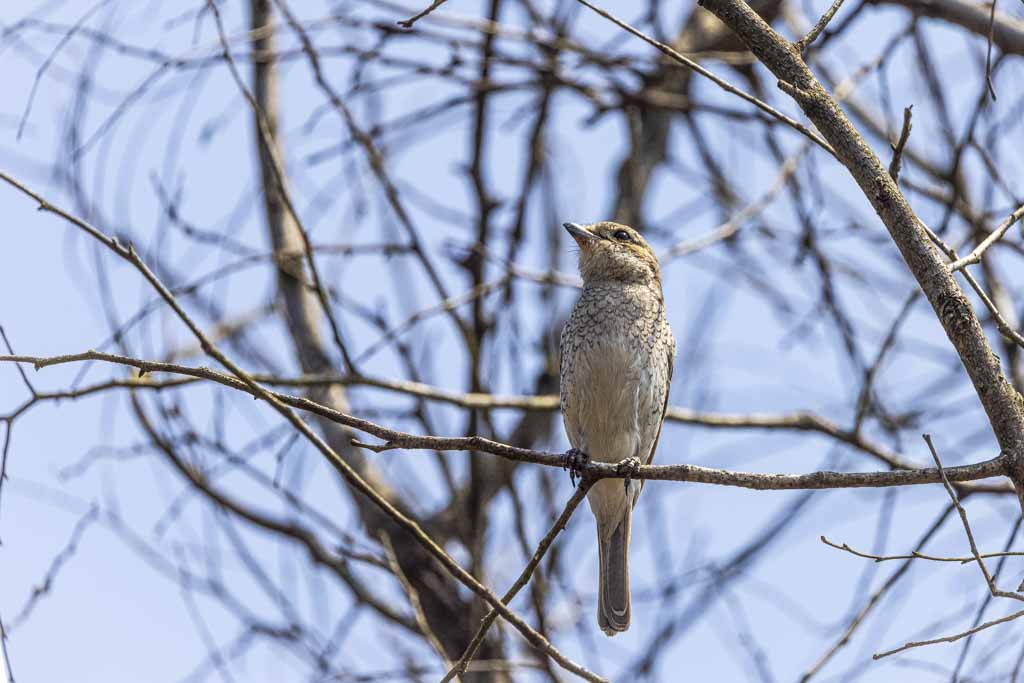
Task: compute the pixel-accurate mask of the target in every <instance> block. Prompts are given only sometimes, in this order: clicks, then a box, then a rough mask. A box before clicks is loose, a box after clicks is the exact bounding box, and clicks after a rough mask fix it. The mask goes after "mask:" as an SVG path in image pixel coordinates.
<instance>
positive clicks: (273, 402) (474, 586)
mask: <svg viewBox="0 0 1024 683" xmlns="http://www.w3.org/2000/svg"><path fill="white" fill-rule="evenodd" d="M0 180H3V181H5V182H6V183H8V184H9V185H11V186H12V187H14V188H16V189H18V190H19V191H21V192H22V193H23V194H25V195H27V196H29V197H31V198H32V199H34V200H35V201H36V202H37V203H38V204H39V209H40V210H42V211H47V212H49V213H53V214H56V215H57V216H60V217H61V218H63V219H64V220H66V221H68V222H70V223H71V224H73V225H75V226H76V227H78V228H79V229H81V230H82V231H84V232H85V233H87V234H89V235H90V236H92V237H93V238H95V239H96V240H97V241H99V242H100V243H102V244H103V245H104V246H106V247H107V248H108V249H109V250H111V251H113V252H114V253H115V254H116V255H117V256H119V257H121V258H122V259H124V260H125V261H127V262H128V263H130V264H131V265H132V266H134V267H135V269H136V270H138V271H139V273H140V274H141V275H142V276H143V278H145V280H146V281H147V282H149V284H150V285H151V286H152V287H153V288H154V289H155V290H156V291H157V292H158V293H159V294H160V296H161V298H163V299H164V301H166V302H167V305H168V306H170V307H171V309H172V310H173V311H174V313H175V315H177V317H178V318H179V319H180V320H181V321H182V322H183V323H184V324H185V326H186V327H188V329H189V331H190V332H191V333H192V334H193V335H195V337H196V339H198V340H199V342H200V344H201V345H202V347H203V350H204V351H205V352H206V353H207V355H209V356H210V357H212V358H213V359H214V360H216V361H217V362H218V363H220V364H221V365H223V366H224V367H225V368H227V369H228V370H229V371H230V372H231V374H232V375H234V376H235V377H236V378H237V380H234V381H237V382H238V384H239V385H240V386H239V388H242V387H244V388H245V390H246V391H247V392H249V393H251V394H252V395H253V396H255V397H256V398H259V399H262V400H264V401H266V402H267V403H268V404H270V406H271V407H272V408H273V409H274V410H275V411H277V412H278V413H279V414H280V415H281V416H282V417H283V418H284V419H285V420H286V421H288V422H289V423H290V424H291V425H292V426H293V427H294V428H295V429H296V430H298V431H299V432H300V433H301V434H302V435H303V436H305V437H306V439H307V440H309V441H310V442H311V443H312V444H313V446H314V447H315V448H316V449H317V450H318V451H320V453H321V454H322V455H323V456H324V457H325V458H326V459H327V460H328V461H329V462H330V463H331V464H332V465H333V466H334V468H335V469H336V470H337V471H338V472H339V473H340V474H341V475H342V477H344V478H345V480H346V481H347V482H348V484H349V485H351V486H352V487H353V488H354V489H355V490H356V491H358V492H359V493H361V494H363V495H364V496H366V497H367V498H368V499H369V500H370V501H371V502H372V503H373V504H374V505H376V506H377V507H378V508H379V509H380V510H381V511H382V512H383V513H384V514H386V515H387V516H388V517H390V518H391V519H392V520H393V521H394V522H395V523H396V524H397V525H398V526H399V527H400V528H402V529H404V530H405V531H407V532H408V533H409V534H410V535H411V536H412V537H413V538H415V539H416V541H417V542H418V543H419V544H420V545H421V546H423V548H424V549H426V551H427V552H428V553H430V554H431V555H433V556H434V558H435V559H437V560H438V561H439V562H440V563H441V565H442V566H443V567H444V568H445V569H446V570H447V571H448V572H449V573H450V574H451V575H452V576H453V577H454V578H455V579H457V580H458V581H459V582H460V583H462V584H463V585H465V586H466V587H467V588H469V589H470V590H472V591H473V592H474V593H475V594H476V595H478V596H479V597H480V598H482V599H483V600H484V601H485V602H487V603H488V604H490V605H491V606H492V607H494V608H495V609H497V610H498V612H499V613H500V614H501V616H502V618H504V619H505V620H506V621H508V622H509V623H510V624H512V625H513V626H514V627H515V628H516V630H517V631H519V632H520V633H521V634H522V635H523V637H524V638H526V640H527V641H528V642H529V643H530V644H531V645H533V646H534V647H536V648H537V649H539V650H541V651H542V652H544V653H546V654H547V655H548V656H549V657H551V658H552V659H553V660H555V662H557V663H558V664H559V666H561V667H562V668H564V669H566V670H567V671H571V672H572V673H575V674H576V675H578V676H580V677H582V678H585V679H587V680H589V681H605V679H604V678H602V677H601V676H598V675H597V674H595V673H593V672H592V671H590V670H588V669H587V668H585V667H583V666H581V665H579V664H577V663H576V662H574V661H573V660H571V659H569V658H568V657H566V656H565V655H563V654H562V653H561V652H560V651H559V650H558V649H557V648H555V647H554V646H553V645H552V644H551V643H550V642H549V641H548V639H547V638H545V637H544V636H543V635H542V634H540V633H538V632H537V631H536V630H534V629H533V628H532V627H531V626H530V625H529V624H527V623H526V621H525V620H523V618H522V617H520V616H519V615H517V614H515V613H514V612H512V611H511V610H509V609H508V608H507V607H506V606H505V605H504V604H503V603H502V602H501V600H499V599H498V596H496V595H495V594H494V593H493V592H492V591H491V590H490V589H488V588H487V587H486V586H484V585H483V584H482V583H480V581H478V580H477V579H476V577H474V576H473V575H472V574H470V573H469V572H468V571H466V570H465V569H463V568H462V566H461V565H460V564H459V563H458V562H456V561H455V560H454V559H453V558H452V557H451V555H449V554H448V553H447V552H445V550H444V549H443V548H441V546H439V545H438V544H437V543H436V542H435V541H434V540H433V539H432V538H431V537H430V536H429V535H428V534H427V533H426V532H425V531H423V529H422V528H421V527H420V525H419V524H417V523H416V522H415V521H414V520H413V519H411V518H409V517H407V516H406V515H405V514H403V513H402V512H401V511H400V510H398V508H396V507H395V506H394V505H393V504H392V503H391V502H390V501H389V500H387V498H385V497H384V496H382V495H381V494H380V492H378V491H377V490H376V489H375V488H374V487H373V486H371V485H370V484H369V483H367V481H366V480H365V479H363V478H362V477H361V476H360V475H359V473H358V472H356V470H355V469H353V467H352V466H351V465H350V464H349V463H348V462H346V461H345V459H344V458H342V457H341V456H340V455H338V453H337V452H336V451H335V450H334V449H332V448H331V447H330V446H329V445H328V444H327V442H326V441H324V440H323V438H322V437H321V436H320V435H319V434H317V433H316V432H315V431H314V430H313V428H312V427H310V426H309V425H308V424H306V423H305V422H304V421H303V420H302V419H301V418H300V417H299V416H298V415H297V414H296V413H295V412H294V411H293V410H291V408H290V407H289V406H288V405H287V404H286V403H285V402H283V401H282V400H281V399H280V398H279V397H278V396H277V395H276V394H275V393H273V392H270V391H268V390H267V389H266V388H265V387H263V386H262V385H260V384H258V383H257V382H255V381H253V379H252V378H251V377H250V376H249V375H248V374H247V373H246V372H245V371H243V370H242V369H241V368H240V367H239V366H238V365H236V364H235V363H234V362H233V361H232V360H231V359H229V358H228V357H227V356H226V355H224V353H223V352H222V351H221V350H220V349H219V348H217V346H216V345H214V344H213V342H211V341H210V340H209V339H208V338H207V337H206V335H205V334H204V333H203V331H202V329H200V327H199V326H198V324H196V322H195V321H194V320H192V318H191V317H190V316H189V315H188V313H186V312H185V310H184V309H183V308H182V307H181V304H179V303H178V300H177V299H176V298H175V297H174V295H173V294H171V292H170V290H168V289H167V287H166V285H164V284H163V282H161V281H160V279H159V278H157V276H156V275H155V274H154V273H153V271H152V270H150V269H149V267H148V266H147V265H146V263H145V262H144V261H143V260H142V259H141V258H140V257H139V255H138V253H137V252H136V251H135V249H134V247H132V246H131V245H129V246H127V247H126V246H124V245H122V244H121V243H120V242H118V241H117V239H115V238H113V237H109V236H107V235H106V234H105V233H103V232H102V231H101V230H99V229H98V228H96V227H94V226H92V225H90V224H89V223H87V222H86V221H84V220H82V219H81V218H78V217H77V216H74V215H73V214H70V213H68V212H67V211H64V210H63V209H61V208H59V207H57V206H55V205H53V204H51V203H50V202H49V201H47V200H46V199H44V198H43V197H42V196H40V195H39V194H37V193H35V192H33V191H32V190H30V189H29V188H27V187H26V186H25V185H23V184H22V183H20V182H19V181H17V180H15V179H14V178H12V177H11V176H9V175H7V174H6V173H4V172H3V171H0ZM217 374H220V373H217ZM303 401H305V399H300V400H298V401H297V402H298V403H301V402H303ZM309 403H313V402H312V401H310V402H309ZM320 409H321V410H322V411H327V410H329V409H327V408H326V407H324V406H320ZM330 412H336V411H330ZM612 467H614V465H612Z"/></svg>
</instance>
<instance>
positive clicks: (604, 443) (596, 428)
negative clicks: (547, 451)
mask: <svg viewBox="0 0 1024 683" xmlns="http://www.w3.org/2000/svg"><path fill="white" fill-rule="evenodd" d="M641 355H643V354H641ZM643 368H644V359H642V358H638V357H637V354H636V353H634V352H631V351H630V350H629V349H628V348H627V347H626V346H625V344H620V343H614V342H613V343H606V344H600V345H595V346H592V347H590V348H588V349H581V350H580V351H579V353H578V354H577V355H576V357H575V358H574V359H573V372H572V375H573V376H572V378H571V381H570V384H571V386H570V388H569V393H570V396H569V399H570V401H569V402H570V404H571V406H572V409H571V413H572V414H571V415H567V417H568V419H569V420H570V421H572V422H573V423H574V425H575V427H576V428H575V429H571V430H569V431H570V440H572V441H573V445H574V446H576V447H577V448H579V449H580V450H582V451H584V452H585V453H587V455H589V456H590V457H591V458H593V459H594V460H598V461H601V462H619V461H620V460H623V459H625V458H631V457H640V458H643V457H644V456H646V454H641V453H639V447H640V441H641V433H640V428H639V424H638V414H639V412H638V409H639V403H640V397H641V392H642V386H643V385H644V383H645V382H644V374H645V373H644V371H643ZM572 432H575V438H574V434H573V433H572ZM576 441H579V442H580V443H576Z"/></svg>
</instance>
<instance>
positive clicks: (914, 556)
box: [821, 536, 1024, 564]
mask: <svg viewBox="0 0 1024 683" xmlns="http://www.w3.org/2000/svg"><path fill="white" fill-rule="evenodd" d="M821 542H822V543H824V544H825V545H827V546H831V547H833V548H835V549H837V550H843V551H846V552H848V553H850V554H851V555H856V556H857V557H863V558H864V559H866V560H874V561H875V562H890V561H892V560H930V561H932V562H956V563H958V564H968V563H970V562H977V560H976V559H975V558H974V557H938V556H936V555H925V554H924V553H920V552H918V551H916V550H914V551H912V552H911V553H910V554H909V555H872V554H871V553H865V552H862V551H860V550H856V549H854V548H851V547H850V546H849V545H847V544H846V543H843V544H839V543H835V542H834V541H830V540H828V539H827V538H825V537H824V536H822V537H821ZM980 557H982V558H989V557H1024V552H1018V551H1012V552H1011V551H1006V552H997V553H982V554H981V556H980Z"/></svg>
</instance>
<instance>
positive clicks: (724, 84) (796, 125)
mask: <svg viewBox="0 0 1024 683" xmlns="http://www.w3.org/2000/svg"><path fill="white" fill-rule="evenodd" d="M576 1H577V2H579V3H580V4H581V5H583V6H584V7H588V8H590V9H591V10H593V11H594V12H597V13H598V14H599V15H601V16H602V17H604V18H605V19H607V20H608V21H610V22H612V23H613V24H615V25H616V26H618V27H619V28H621V29H623V30H625V31H626V32H628V33H631V34H633V35H634V36H636V37H637V38H639V39H640V40H642V41H644V42H645V43H647V44H648V45H651V46H652V47H654V48H656V49H657V50H658V51H659V52H661V53H662V54H664V55H666V56H667V57H670V58H671V59H673V60H674V61H676V62H679V63H680V64H682V65H683V66H685V67H687V68H688V69H690V70H692V71H696V72H697V73H699V74H700V75H701V76H704V77H705V78H707V79H709V80H710V81H711V82H713V83H714V84H715V85H717V86H718V87H720V88H721V89H722V90H724V91H726V92H728V93H732V94H733V95H736V96H737V97H739V98H740V99H742V100H745V101H747V102H749V103H750V104H752V105H754V106H755V107H757V108H758V109H760V110H761V111H763V112H765V113H766V114H768V115H769V116H771V117H772V118H774V119H776V120H778V121H781V122H782V123H785V124H786V125H787V126H789V127H791V128H793V129H794V130H797V131H799V132H800V133H802V134H803V135H806V136H807V137H808V138H810V140H811V141H812V142H814V144H816V145H818V146H819V147H821V148H822V149H823V150H825V151H826V152H828V153H829V154H831V155H832V156H835V155H836V153H835V150H834V149H832V146H831V145H830V144H828V143H827V142H825V140H823V139H822V138H821V136H820V135H818V134H817V133H815V132H814V131H812V130H811V129H810V128H808V127H807V126H805V125H804V124H802V123H800V122H799V121H796V120H794V119H791V118H790V117H788V116H786V115H785V114H783V113H782V112H781V111H779V110H778V109H775V108H774V107H772V106H771V105H770V104H767V103H766V102H762V101H761V100H759V99H757V98H756V97H754V96H753V95H749V94H747V93H745V92H743V91H742V90H740V89H739V88H737V87H736V86H734V85H732V84H731V83H729V82H728V81H726V80H724V79H722V78H719V77H718V76H716V75H715V74H713V73H711V72H710V71H708V70H707V69H705V68H704V67H702V66H701V65H700V64H698V63H697V62H695V61H693V60H692V59H690V58H689V57H686V56H684V55H682V54H680V53H679V52H677V51H676V50H674V49H672V48H671V47H669V46H668V45H666V44H665V43H662V42H659V41H657V40H655V39H654V38H651V37H650V36H648V35H647V34H646V33H644V32H643V31H640V30H638V29H635V28H633V27H632V26H630V25H629V24H627V23H626V22H624V21H622V20H621V19H619V18H618V17H616V16H614V15H613V14H610V13H609V12H606V11H605V10H603V9H601V8H600V7H595V6H594V5H591V4H590V3H589V2H587V0H576Z"/></svg>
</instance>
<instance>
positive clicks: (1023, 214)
mask: <svg viewBox="0 0 1024 683" xmlns="http://www.w3.org/2000/svg"><path fill="white" fill-rule="evenodd" d="M1021 218H1024V204H1022V205H1020V206H1018V207H1017V209H1016V210H1015V211H1014V212H1013V213H1011V214H1010V215H1009V216H1007V217H1006V220H1004V221H1003V222H1002V223H1000V224H999V227H997V228H996V229H995V230H993V231H992V234H991V235H989V236H988V237H986V238H985V239H984V240H983V241H982V242H981V244H979V245H978V246H976V247H975V248H974V251H972V252H971V253H970V254H968V255H967V256H964V257H963V258H962V259H958V260H956V261H954V262H953V263H950V264H949V269H950V270H951V271H957V270H961V269H962V268H965V267H967V266H970V265H974V264H975V263H978V262H979V261H981V255H982V254H984V253H985V251H986V250H987V249H988V248H989V247H991V246H992V245H993V244H995V243H996V242H998V241H999V240H1000V239H1002V237H1003V235H1005V234H1006V232H1007V230H1009V229H1010V228H1012V227H1013V224H1014V223H1016V222H1017V221H1019V220H1020V219H1021Z"/></svg>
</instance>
